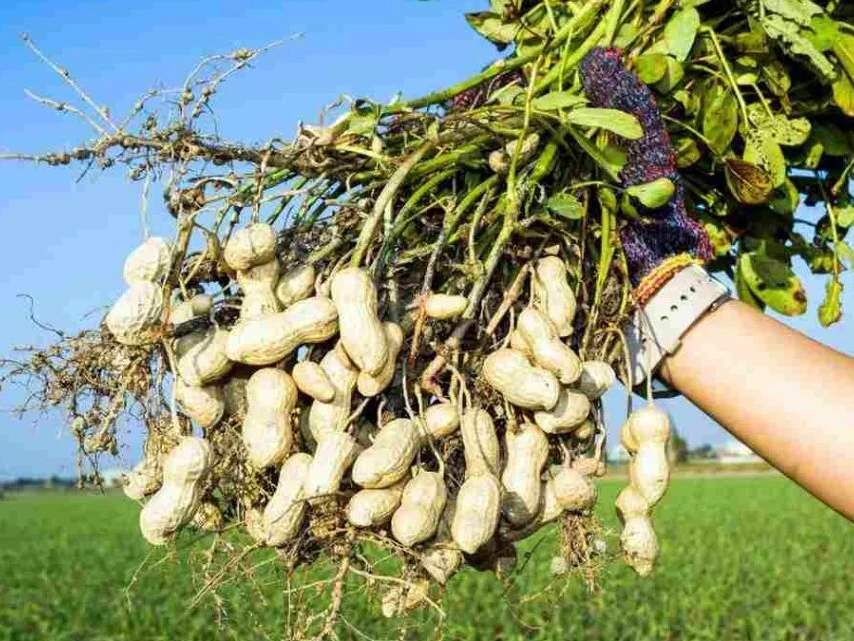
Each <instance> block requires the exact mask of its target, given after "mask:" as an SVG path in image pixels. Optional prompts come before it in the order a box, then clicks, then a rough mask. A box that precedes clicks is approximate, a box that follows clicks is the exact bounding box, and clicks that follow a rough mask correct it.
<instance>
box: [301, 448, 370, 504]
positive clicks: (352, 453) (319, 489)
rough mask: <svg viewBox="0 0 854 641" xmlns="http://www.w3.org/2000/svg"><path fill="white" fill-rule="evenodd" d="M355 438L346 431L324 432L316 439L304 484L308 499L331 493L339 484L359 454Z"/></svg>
mask: <svg viewBox="0 0 854 641" xmlns="http://www.w3.org/2000/svg"><path fill="white" fill-rule="evenodd" d="M359 449H360V448H359V445H358V443H356V439H354V438H353V437H352V436H350V435H349V434H347V433H346V432H326V433H324V434H323V435H322V436H321V437H320V439H319V440H318V441H317V449H316V450H315V452H314V457H313V458H312V460H311V466H310V467H309V470H308V478H307V479H306V485H305V496H306V498H308V499H311V498H314V497H317V496H321V495H324V494H333V493H335V492H337V491H338V488H339V487H340V486H341V479H343V478H344V473H345V472H346V471H347V468H349V467H350V465H351V464H352V463H353V461H354V460H355V459H356V456H357V455H358V454H359Z"/></svg>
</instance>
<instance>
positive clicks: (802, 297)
mask: <svg viewBox="0 0 854 641" xmlns="http://www.w3.org/2000/svg"><path fill="white" fill-rule="evenodd" d="M739 267H740V268H741V274H742V277H743V278H744V282H745V283H747V286H748V287H749V288H750V291H751V292H752V293H753V295H754V296H756V297H757V298H758V299H759V300H761V301H762V302H763V303H765V304H766V305H768V307H770V308H771V309H773V310H774V311H775V312H778V313H780V314H783V315H784V316H800V315H801V314H803V313H804V312H805V311H806V310H807V294H806V291H805V290H804V286H803V284H801V281H800V279H799V278H798V277H797V276H796V275H795V273H794V272H793V271H792V268H791V267H789V266H788V265H787V264H786V263H783V262H781V261H779V260H777V259H775V258H770V257H768V256H764V255H762V254H760V253H758V252H748V253H746V254H742V255H741V257H740V258H739Z"/></svg>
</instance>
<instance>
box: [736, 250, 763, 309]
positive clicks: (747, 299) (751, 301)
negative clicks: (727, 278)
mask: <svg viewBox="0 0 854 641" xmlns="http://www.w3.org/2000/svg"><path fill="white" fill-rule="evenodd" d="M743 257H744V254H742V255H741V256H740V257H739V260H738V261H737V262H736V263H735V278H734V279H733V280H734V282H735V292H736V294H737V295H738V299H739V300H740V301H742V302H744V303H747V304H748V305H750V306H751V307H755V308H756V309H758V310H759V311H763V310H764V309H765V303H763V302H762V301H761V300H759V299H758V298H757V297H756V296H754V294H753V292H752V291H751V290H750V287H749V286H748V284H747V281H746V280H745V278H744V272H743V271H742V269H741V258H743Z"/></svg>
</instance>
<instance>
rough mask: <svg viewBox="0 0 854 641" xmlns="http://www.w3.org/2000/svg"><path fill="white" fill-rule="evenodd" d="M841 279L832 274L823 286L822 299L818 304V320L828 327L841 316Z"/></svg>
mask: <svg viewBox="0 0 854 641" xmlns="http://www.w3.org/2000/svg"><path fill="white" fill-rule="evenodd" d="M842 289H843V287H842V281H841V280H839V277H838V276H835V275H834V276H833V277H832V278H831V279H830V280H829V281H827V285H826V286H825V288H824V300H823V301H822V303H821V305H819V306H818V320H819V322H820V323H821V324H822V325H823V326H824V327H829V326H830V325H833V324H834V323H836V322H838V321H839V319H840V318H842Z"/></svg>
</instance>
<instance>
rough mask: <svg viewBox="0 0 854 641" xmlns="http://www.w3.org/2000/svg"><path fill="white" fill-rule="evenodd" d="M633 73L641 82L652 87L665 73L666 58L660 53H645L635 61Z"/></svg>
mask: <svg viewBox="0 0 854 641" xmlns="http://www.w3.org/2000/svg"><path fill="white" fill-rule="evenodd" d="M635 73H636V74H637V76H638V78H640V79H641V82H643V83H645V84H648V85H652V84H655V83H656V82H658V81H659V80H661V79H662V78H664V74H666V73H667V56H665V55H664V54H662V53H645V54H644V55H642V56H638V57H637V59H636V60H635Z"/></svg>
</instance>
